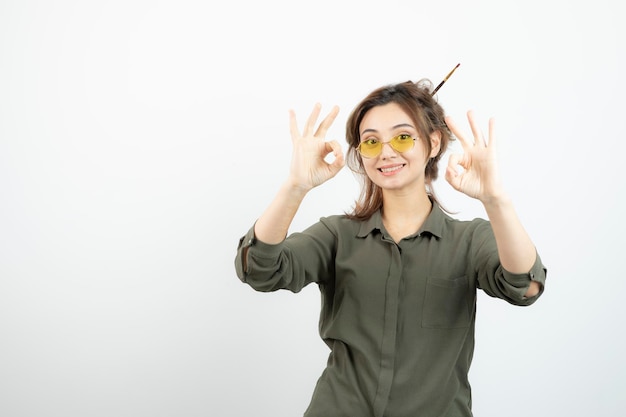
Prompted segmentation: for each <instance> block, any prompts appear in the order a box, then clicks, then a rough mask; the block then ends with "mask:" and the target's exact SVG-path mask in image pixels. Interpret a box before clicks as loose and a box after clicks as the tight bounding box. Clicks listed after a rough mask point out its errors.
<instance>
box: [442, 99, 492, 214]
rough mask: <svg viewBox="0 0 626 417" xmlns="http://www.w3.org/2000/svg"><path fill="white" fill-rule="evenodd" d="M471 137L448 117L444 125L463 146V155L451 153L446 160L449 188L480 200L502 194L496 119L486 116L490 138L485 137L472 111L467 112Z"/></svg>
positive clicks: (484, 200) (483, 200)
mask: <svg viewBox="0 0 626 417" xmlns="http://www.w3.org/2000/svg"><path fill="white" fill-rule="evenodd" d="M467 119H468V120H469V124H470V127H471V129H472V134H473V135H474V139H473V140H469V139H467V138H466V137H465V136H464V134H463V133H462V132H461V129H459V127H458V126H457V125H456V123H455V122H454V120H452V118H451V117H446V124H447V125H448V128H450V131H451V132H452V133H453V134H454V136H456V137H457V138H458V139H459V141H460V142H461V145H462V147H463V154H462V155H461V154H453V155H451V156H450V159H449V161H448V167H447V169H446V180H447V181H448V182H449V183H450V185H452V187H453V188H454V189H455V190H457V191H460V192H462V193H464V194H467V195H468V196H470V197H473V198H476V199H478V200H480V201H482V202H483V203H485V202H488V201H490V200H492V199H494V198H498V197H500V196H501V195H502V194H503V191H502V186H501V184H500V178H499V175H498V169H497V161H496V159H497V158H496V135H495V121H494V119H493V118H491V119H489V138H488V139H487V138H485V137H484V135H483V133H482V131H481V129H480V128H479V127H478V124H477V122H476V120H475V116H474V112H473V111H471V110H470V111H468V112H467Z"/></svg>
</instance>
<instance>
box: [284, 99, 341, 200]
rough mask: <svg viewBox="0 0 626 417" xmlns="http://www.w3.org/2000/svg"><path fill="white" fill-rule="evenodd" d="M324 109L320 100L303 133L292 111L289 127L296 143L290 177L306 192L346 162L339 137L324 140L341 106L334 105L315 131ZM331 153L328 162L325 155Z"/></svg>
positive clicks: (337, 170) (294, 184)
mask: <svg viewBox="0 0 626 417" xmlns="http://www.w3.org/2000/svg"><path fill="white" fill-rule="evenodd" d="M321 109H322V107H321V105H320V104H319V103H317V104H316V105H315V107H314V108H313V111H312V112H311V115H310V116H309V118H308V120H307V122H306V125H305V126H304V129H303V130H302V133H301V132H300V130H299V129H298V123H297V121H296V114H295V112H294V111H293V110H289V122H290V123H289V127H290V131H291V142H292V144H293V154H292V159H291V169H290V172H289V180H290V182H291V183H292V185H293V186H296V187H299V188H302V189H303V190H304V191H309V190H310V189H312V188H313V187H317V186H318V185H320V184H322V183H324V182H326V181H327V180H329V179H331V178H332V177H334V176H335V175H337V173H338V172H339V171H340V170H341V168H343V166H344V164H345V161H344V156H343V151H342V149H341V145H339V143H338V142H337V141H336V140H333V141H328V142H327V141H326V140H325V138H326V133H327V132H328V129H329V128H330V126H331V125H332V124H333V122H334V121H335V118H336V117H337V114H338V113H339V107H337V106H334V107H333V108H332V109H331V111H330V113H328V115H327V116H326V117H325V118H324V120H322V122H321V123H320V124H319V126H318V127H317V130H315V124H316V123H317V119H318V117H319V115H320V111H321ZM331 153H332V154H333V160H332V161H331V162H328V161H326V160H325V158H326V157H327V156H328V155H329V154H331Z"/></svg>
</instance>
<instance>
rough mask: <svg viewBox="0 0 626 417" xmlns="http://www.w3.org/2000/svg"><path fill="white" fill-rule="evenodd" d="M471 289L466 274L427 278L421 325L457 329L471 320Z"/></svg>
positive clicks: (466, 325)
mask: <svg viewBox="0 0 626 417" xmlns="http://www.w3.org/2000/svg"><path fill="white" fill-rule="evenodd" d="M471 300H472V291H471V289H470V288H469V280H468V278H467V276H462V277H459V278H457V279H437V278H432V277H429V278H428V283H427V284H426V291H425V293H424V303H423V311H422V327H427V328H437V329H457V328H464V327H468V326H469V325H470V322H471V310H472V309H471V303H470V301H471Z"/></svg>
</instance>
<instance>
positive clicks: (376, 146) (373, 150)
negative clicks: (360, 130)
mask: <svg viewBox="0 0 626 417" xmlns="http://www.w3.org/2000/svg"><path fill="white" fill-rule="evenodd" d="M382 148H383V145H382V143H380V142H378V141H374V140H366V141H365V142H361V144H360V145H359V152H361V155H363V156H364V157H366V158H374V157H376V156H378V155H379V154H380V151H381V150H382Z"/></svg>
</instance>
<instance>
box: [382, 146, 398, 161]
mask: <svg viewBox="0 0 626 417" xmlns="http://www.w3.org/2000/svg"><path fill="white" fill-rule="evenodd" d="M382 146H383V148H382V150H381V151H380V156H381V157H382V158H390V157H395V156H397V154H398V153H397V152H396V150H395V149H393V148H392V147H391V143H390V142H382Z"/></svg>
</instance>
